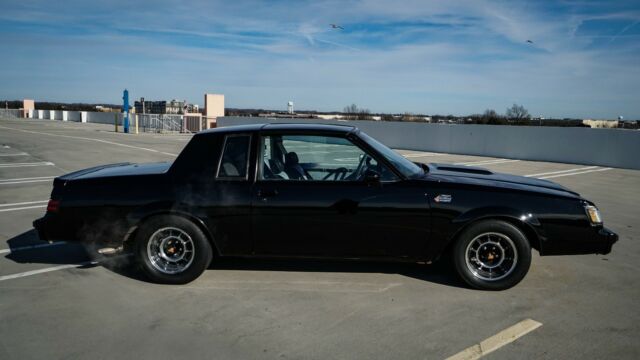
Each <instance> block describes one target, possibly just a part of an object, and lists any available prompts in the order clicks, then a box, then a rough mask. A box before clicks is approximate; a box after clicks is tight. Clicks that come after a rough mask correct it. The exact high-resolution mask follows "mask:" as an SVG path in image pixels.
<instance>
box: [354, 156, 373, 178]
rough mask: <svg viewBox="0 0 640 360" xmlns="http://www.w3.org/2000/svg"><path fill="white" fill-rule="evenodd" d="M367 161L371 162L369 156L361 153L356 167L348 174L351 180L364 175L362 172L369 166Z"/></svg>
mask: <svg viewBox="0 0 640 360" xmlns="http://www.w3.org/2000/svg"><path fill="white" fill-rule="evenodd" d="M369 162H371V157H370V156H369V155H367V154H363V155H362V157H361V158H360V162H359V163H358V167H357V168H356V170H355V171H354V172H353V174H351V175H350V177H351V178H352V179H353V180H361V179H362V177H363V176H364V173H365V172H366V171H367V169H368V168H369V166H370V164H369Z"/></svg>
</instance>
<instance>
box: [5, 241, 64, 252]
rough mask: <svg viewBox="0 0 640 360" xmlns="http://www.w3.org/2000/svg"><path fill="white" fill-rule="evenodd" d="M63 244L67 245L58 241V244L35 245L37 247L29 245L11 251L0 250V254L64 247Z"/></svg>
mask: <svg viewBox="0 0 640 360" xmlns="http://www.w3.org/2000/svg"><path fill="white" fill-rule="evenodd" d="M65 244H67V242H66V241H60V242H54V243H46V244H37V245H30V246H20V247H15V248H13V249H0V254H7V253H14V252H16V251H24V250H33V249H40V248H45V247H50V246H58V245H65Z"/></svg>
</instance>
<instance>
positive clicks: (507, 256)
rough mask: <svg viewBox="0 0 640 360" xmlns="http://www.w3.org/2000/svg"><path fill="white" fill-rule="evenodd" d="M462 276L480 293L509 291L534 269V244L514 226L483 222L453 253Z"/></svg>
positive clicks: (469, 231)
mask: <svg viewBox="0 0 640 360" xmlns="http://www.w3.org/2000/svg"><path fill="white" fill-rule="evenodd" d="M452 258H453V265H454V267H455V269H456V271H457V272H458V275H460V277H461V278H462V280H464V281H465V282H466V283H467V284H469V285H470V286H471V287H473V288H476V289H480V290H505V289H508V288H510V287H513V286H514V285H516V284H518V283H519V282H520V281H521V280H522V279H523V278H524V277H525V275H526V274H527V272H528V271H529V267H530V266H531V245H530V244H529V241H528V240H527V238H526V236H525V235H524V234H523V233H522V231H520V229H518V228H517V227H515V226H513V225H512V224H510V223H508V222H505V221H501V220H483V221H480V222H477V223H475V224H472V225H471V226H469V227H468V228H467V229H465V230H464V231H463V232H462V233H461V234H460V235H459V236H458V238H457V240H456V243H455V245H454V247H453V251H452Z"/></svg>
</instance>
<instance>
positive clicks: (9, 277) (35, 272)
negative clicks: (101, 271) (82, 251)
mask: <svg viewBox="0 0 640 360" xmlns="http://www.w3.org/2000/svg"><path fill="white" fill-rule="evenodd" d="M97 264H98V262H97V261H85V262H82V263H78V264H68V265H60V266H54V267H50V268H44V269H38V270H31V271H25V272H21V273H17V274H11V275H3V276H0V281H5V280H12V279H18V278H23V277H26V276H31V275H38V274H44V273H48V272H52V271H58V270H64V269H73V268H79V267H82V266H87V265H97Z"/></svg>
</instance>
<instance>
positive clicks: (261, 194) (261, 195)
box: [258, 189, 278, 200]
mask: <svg viewBox="0 0 640 360" xmlns="http://www.w3.org/2000/svg"><path fill="white" fill-rule="evenodd" d="M276 195H278V190H276V189H270V190H262V189H261V190H258V197H259V198H261V199H262V200H266V199H267V198H270V197H273V196H276Z"/></svg>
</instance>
